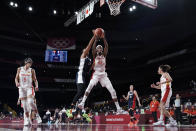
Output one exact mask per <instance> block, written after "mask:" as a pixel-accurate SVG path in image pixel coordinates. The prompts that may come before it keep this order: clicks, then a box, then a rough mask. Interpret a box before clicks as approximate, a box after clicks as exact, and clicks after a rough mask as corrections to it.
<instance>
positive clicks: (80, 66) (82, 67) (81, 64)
mask: <svg viewBox="0 0 196 131" xmlns="http://www.w3.org/2000/svg"><path fill="white" fill-rule="evenodd" d="M84 63H85V58H82V59H80V65H79V67H78V70H79V71H78V79H77V83H84V82H83V78H82V74H83V69H84Z"/></svg>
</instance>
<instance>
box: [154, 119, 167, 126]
mask: <svg viewBox="0 0 196 131" xmlns="http://www.w3.org/2000/svg"><path fill="white" fill-rule="evenodd" d="M164 125H165V124H164V122H163V121H161V120H159V121H157V122H155V123H153V126H164Z"/></svg>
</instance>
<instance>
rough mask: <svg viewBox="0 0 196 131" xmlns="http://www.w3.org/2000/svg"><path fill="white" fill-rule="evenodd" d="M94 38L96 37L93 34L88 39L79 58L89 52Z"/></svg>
mask: <svg viewBox="0 0 196 131" xmlns="http://www.w3.org/2000/svg"><path fill="white" fill-rule="evenodd" d="M95 38H96V36H95V35H93V37H92V38H91V40H90V41H89V43H88V45H87V47H86V48H85V49H84V50H83V52H82V55H81V57H80V58H85V57H86V56H87V55H88V53H89V51H90V49H91V47H92V45H93V42H94V41H95Z"/></svg>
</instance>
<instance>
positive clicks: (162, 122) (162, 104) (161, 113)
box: [153, 91, 166, 125]
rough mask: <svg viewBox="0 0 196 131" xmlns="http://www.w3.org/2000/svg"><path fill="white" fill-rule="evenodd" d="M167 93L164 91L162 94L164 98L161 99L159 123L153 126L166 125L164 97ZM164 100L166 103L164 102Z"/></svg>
mask: <svg viewBox="0 0 196 131" xmlns="http://www.w3.org/2000/svg"><path fill="white" fill-rule="evenodd" d="M165 93H166V91H162V93H161V96H162V98H161V101H160V105H159V106H160V117H159V120H158V121H157V122H155V123H153V125H165V124H164V121H163V119H164V108H165V107H164V106H165V102H164V101H165V99H163V98H164V96H165ZM163 100H164V101H163Z"/></svg>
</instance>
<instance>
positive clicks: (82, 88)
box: [72, 83, 85, 105]
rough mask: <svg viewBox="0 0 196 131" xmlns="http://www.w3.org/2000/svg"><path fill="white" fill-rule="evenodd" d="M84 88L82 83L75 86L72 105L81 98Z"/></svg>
mask: <svg viewBox="0 0 196 131" xmlns="http://www.w3.org/2000/svg"><path fill="white" fill-rule="evenodd" d="M84 88H85V84H84V83H78V84H77V93H76V95H75V96H74V99H73V101H72V105H75V104H76V102H77V100H78V99H79V98H80V97H81V96H82V93H83V90H84Z"/></svg>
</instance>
